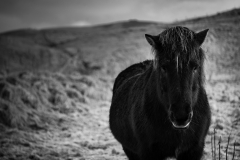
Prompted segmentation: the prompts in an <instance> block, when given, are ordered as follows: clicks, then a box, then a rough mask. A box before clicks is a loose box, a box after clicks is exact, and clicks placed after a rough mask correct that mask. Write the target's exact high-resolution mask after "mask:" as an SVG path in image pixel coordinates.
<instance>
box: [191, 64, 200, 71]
mask: <svg viewBox="0 0 240 160" xmlns="http://www.w3.org/2000/svg"><path fill="white" fill-rule="evenodd" d="M198 67H199V66H198V65H197V64H195V65H193V66H192V70H193V71H194V72H196V71H197V69H198Z"/></svg>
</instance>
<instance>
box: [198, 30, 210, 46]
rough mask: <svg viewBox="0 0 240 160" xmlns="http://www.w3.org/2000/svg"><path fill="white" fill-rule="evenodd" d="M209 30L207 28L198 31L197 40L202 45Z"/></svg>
mask: <svg viewBox="0 0 240 160" xmlns="http://www.w3.org/2000/svg"><path fill="white" fill-rule="evenodd" d="M208 30H209V29H205V30H203V31H200V32H198V33H196V40H197V42H198V44H199V45H200V46H201V45H202V44H203V42H204V40H205V38H206V36H207V33H208Z"/></svg>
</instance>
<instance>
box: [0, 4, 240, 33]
mask: <svg viewBox="0 0 240 160" xmlns="http://www.w3.org/2000/svg"><path fill="white" fill-rule="evenodd" d="M239 7H240V0H0V32H4V31H8V30H13V29H20V28H37V29H40V28H49V27H61V26H89V25H97V24H103V23H110V22H116V21H122V20H129V19H138V20H147V21H157V22H173V21H176V20H178V21H179V20H184V19H189V18H193V17H199V16H206V15H211V14H215V13H217V12H221V11H226V10H229V9H232V8H239Z"/></svg>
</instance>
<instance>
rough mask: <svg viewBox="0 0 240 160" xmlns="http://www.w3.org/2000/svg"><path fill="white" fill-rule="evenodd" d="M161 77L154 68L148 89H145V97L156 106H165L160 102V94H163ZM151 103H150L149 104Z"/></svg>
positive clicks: (148, 82)
mask: <svg viewBox="0 0 240 160" xmlns="http://www.w3.org/2000/svg"><path fill="white" fill-rule="evenodd" d="M158 77H159V75H158V72H157V70H155V69H154V68H152V71H151V74H150V76H149V78H148V81H147V85H146V89H145V92H146V93H145V96H146V100H147V101H150V103H153V104H154V105H157V106H161V105H163V104H162V103H161V100H160V94H161V91H160V89H161V86H160V83H158V82H159V78H158ZM148 103H149V102H148Z"/></svg>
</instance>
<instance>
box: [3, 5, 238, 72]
mask: <svg viewBox="0 0 240 160" xmlns="http://www.w3.org/2000/svg"><path fill="white" fill-rule="evenodd" d="M239 12H240V9H233V10H231V11H227V12H223V13H218V14H216V15H213V16H207V17H201V18H196V19H191V20H186V21H182V22H177V23H173V24H162V23H161V24H160V23H155V22H148V21H138V20H129V21H125V22H117V23H111V24H105V25H100V26H92V27H84V28H76V27H73V28H71V27H65V28H56V29H54V28H51V29H44V30H34V29H24V30H16V31H10V32H6V33H2V34H0V46H1V48H0V55H1V59H0V68H1V69H7V70H8V71H10V72H11V71H20V70H26V69H30V70H36V71H37V70H45V69H46V68H48V70H49V71H57V70H61V71H66V70H72V69H75V70H79V68H84V64H85V68H84V69H80V70H85V69H86V68H87V67H86V64H87V65H88V66H94V67H93V68H98V69H100V68H101V67H103V66H104V65H107V64H105V62H100V61H103V58H102V59H101V57H106V56H107V55H109V53H108V52H113V51H110V50H111V49H110V50H108V49H107V48H109V47H110V46H109V45H112V46H115V47H116V49H115V50H124V49H126V48H129V47H130V48H132V50H135V49H136V48H134V44H133V43H137V44H135V45H139V47H141V48H143V49H142V50H147V48H148V46H147V43H145V42H144V34H145V33H153V34H158V33H159V32H161V31H162V30H163V29H165V28H167V27H168V26H171V25H184V26H187V27H189V28H192V29H193V30H200V29H204V28H210V37H211V38H212V39H211V40H210V39H209V41H211V42H209V43H208V44H207V47H208V48H211V47H212V46H213V47H212V48H216V50H217V52H218V53H214V51H211V53H210V61H212V60H214V61H215V60H217V61H221V62H219V63H220V64H221V67H223V68H226V67H227V70H229V69H230V68H233V69H235V70H238V69H239V65H238V62H239V60H240V58H239V54H238V53H239V47H238V46H239V45H238V44H237V43H238V42H239V40H240V35H239V33H240V31H239V30H240V29H239V27H238V26H239V22H240V14H239ZM135 39H137V40H135ZM116 44H117V46H116ZM118 46H121V47H119V48H118ZM139 47H138V48H139ZM103 48H106V50H104V49H103ZM97 50H99V51H101V53H99V52H95V51H97ZM210 50H211V49H210ZM135 52H138V51H137V50H136V51H135ZM96 54H97V56H96ZM110 54H111V53H110ZM136 54H137V53H136ZM93 55H95V56H96V57H99V58H100V59H98V58H95V60H96V59H97V61H98V64H90V63H95V62H88V61H89V60H88V59H89V58H90V59H91V57H92V56H93ZM215 55H218V56H217V57H216V56H215ZM89 56H90V57H89ZM139 56H140V57H142V56H141V53H140V54H139ZM73 57H74V59H75V60H78V61H79V62H74V63H73V64H77V65H79V66H73V64H69V61H71V58H73ZM128 59H129V57H128ZM131 59H132V58H131ZM140 59H144V57H142V58H140ZM131 61H132V60H131ZM133 61H134V60H133ZM50 62H53V63H50ZM134 62H135V61H134ZM88 63H89V64H88ZM130 63H132V62H129V64H130ZM120 65H121V64H120ZM229 65H230V66H229ZM63 66H64V69H63V68H62V67H63ZM217 67H219V65H218V66H217ZM221 67H220V68H219V70H222V68H221ZM90 68H91V67H90ZM90 70H91V69H90ZM93 70H94V69H93ZM86 72H88V71H86Z"/></svg>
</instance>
